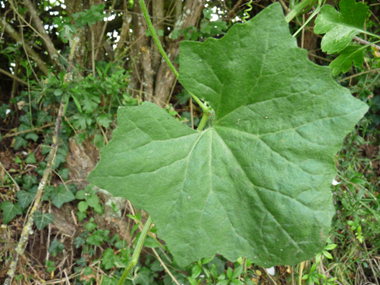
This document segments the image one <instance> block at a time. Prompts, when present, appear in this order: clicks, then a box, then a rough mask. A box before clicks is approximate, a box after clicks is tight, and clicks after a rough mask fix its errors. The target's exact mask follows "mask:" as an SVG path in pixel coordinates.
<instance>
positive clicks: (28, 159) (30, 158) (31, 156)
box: [25, 152, 37, 164]
mask: <svg viewBox="0 0 380 285" xmlns="http://www.w3.org/2000/svg"><path fill="white" fill-rule="evenodd" d="M25 162H26V163H30V164H33V163H37V160H36V157H35V156H34V153H33V152H32V153H29V155H28V156H27V157H26V159H25Z"/></svg>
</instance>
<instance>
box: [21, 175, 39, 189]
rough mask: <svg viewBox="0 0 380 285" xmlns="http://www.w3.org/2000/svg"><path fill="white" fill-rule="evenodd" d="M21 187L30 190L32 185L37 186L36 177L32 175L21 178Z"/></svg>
mask: <svg viewBox="0 0 380 285" xmlns="http://www.w3.org/2000/svg"><path fill="white" fill-rule="evenodd" d="M22 181H23V184H22V187H23V188H25V189H30V188H31V187H32V186H33V185H34V184H37V177H36V176H33V175H28V174H25V175H24V176H23V177H22Z"/></svg>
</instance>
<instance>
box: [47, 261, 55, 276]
mask: <svg viewBox="0 0 380 285" xmlns="http://www.w3.org/2000/svg"><path fill="white" fill-rule="evenodd" d="M45 265H46V267H47V268H46V272H47V273H50V272H52V271H54V270H55V264H54V261H51V260H46V261H45Z"/></svg>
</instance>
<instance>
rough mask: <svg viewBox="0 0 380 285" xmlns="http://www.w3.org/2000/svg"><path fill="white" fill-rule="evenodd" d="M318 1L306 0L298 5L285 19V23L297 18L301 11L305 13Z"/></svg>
mask: <svg viewBox="0 0 380 285" xmlns="http://www.w3.org/2000/svg"><path fill="white" fill-rule="evenodd" d="M315 2H316V0H304V1H302V2H300V3H298V4H297V5H296V6H295V7H294V8H293V9H292V10H291V11H290V12H289V14H288V15H286V17H285V21H286V22H287V23H289V22H290V21H291V20H293V18H294V17H295V16H297V15H298V14H299V13H301V11H303V10H304V9H305V8H306V7H307V6H309V5H313V4H314V3H315Z"/></svg>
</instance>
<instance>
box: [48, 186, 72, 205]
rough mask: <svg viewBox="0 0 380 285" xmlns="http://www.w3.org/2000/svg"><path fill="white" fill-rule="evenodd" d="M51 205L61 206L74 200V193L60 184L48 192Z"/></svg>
mask: <svg viewBox="0 0 380 285" xmlns="http://www.w3.org/2000/svg"><path fill="white" fill-rule="evenodd" d="M50 198H51V201H52V202H53V205H54V206H56V207H57V208H61V207H62V205H63V204H64V203H67V202H70V201H72V200H75V196H74V194H73V193H72V192H71V191H70V190H67V189H66V187H65V185H63V184H61V185H59V186H58V187H56V188H55V189H54V192H53V193H52V194H50Z"/></svg>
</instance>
